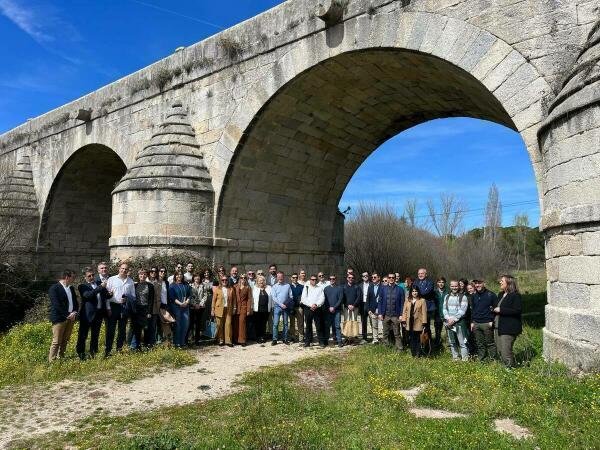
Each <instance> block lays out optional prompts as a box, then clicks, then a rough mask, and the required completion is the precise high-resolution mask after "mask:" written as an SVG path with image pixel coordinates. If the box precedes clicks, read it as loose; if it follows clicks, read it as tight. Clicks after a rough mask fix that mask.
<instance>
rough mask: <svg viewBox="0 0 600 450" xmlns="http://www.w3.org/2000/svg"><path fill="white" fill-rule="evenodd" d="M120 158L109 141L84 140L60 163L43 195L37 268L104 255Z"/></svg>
mask: <svg viewBox="0 0 600 450" xmlns="http://www.w3.org/2000/svg"><path fill="white" fill-rule="evenodd" d="M125 170H126V167H125V164H124V163H123V161H122V160H121V158H120V157H119V156H118V155H117V154H116V153H115V152H114V151H113V150H112V149H110V148H109V147H106V146H104V145H100V144H91V145H86V146H84V147H82V148H80V149H78V150H77V151H75V152H74V153H73V154H72V155H71V156H70V158H69V159H68V160H67V161H66V162H65V164H64V165H63V166H62V167H61V169H60V171H59V173H58V175H57V176H56V178H55V180H54V182H53V184H52V187H51V189H50V194H49V195H48V198H47V200H46V204H45V207H44V212H43V215H42V220H41V224H40V230H39V236H38V255H39V268H40V274H42V275H50V276H55V275H56V274H57V273H58V272H60V270H62V269H64V268H67V267H68V268H72V269H80V268H82V267H85V266H88V265H91V264H92V263H97V262H99V261H101V260H102V259H108V257H109V253H110V251H109V247H108V239H109V237H110V226H111V213H112V200H111V191H112V190H113V189H114V187H115V185H116V184H117V183H118V181H119V180H120V179H121V177H122V176H123V175H124V174H125Z"/></svg>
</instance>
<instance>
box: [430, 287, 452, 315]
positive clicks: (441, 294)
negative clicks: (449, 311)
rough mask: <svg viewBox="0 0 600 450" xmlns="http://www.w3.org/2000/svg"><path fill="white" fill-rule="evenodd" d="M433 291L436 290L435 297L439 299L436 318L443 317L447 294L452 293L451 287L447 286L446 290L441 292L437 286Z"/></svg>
mask: <svg viewBox="0 0 600 450" xmlns="http://www.w3.org/2000/svg"><path fill="white" fill-rule="evenodd" d="M433 291H434V292H435V297H436V301H437V311H436V313H435V316H436V319H439V318H443V313H442V311H443V310H444V298H445V297H446V294H449V293H450V289H448V286H445V287H444V290H443V291H441V292H440V290H439V289H438V287H437V286H436V287H435V289H434V290H433Z"/></svg>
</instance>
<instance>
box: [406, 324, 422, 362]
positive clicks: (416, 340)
mask: <svg viewBox="0 0 600 450" xmlns="http://www.w3.org/2000/svg"><path fill="white" fill-rule="evenodd" d="M408 340H409V342H410V353H411V355H413V356H414V357H415V358H416V357H418V356H420V354H421V332H420V331H409V332H408Z"/></svg>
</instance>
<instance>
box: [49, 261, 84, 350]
mask: <svg viewBox="0 0 600 450" xmlns="http://www.w3.org/2000/svg"><path fill="white" fill-rule="evenodd" d="M74 280H75V272H73V271H72V270H69V269H66V270H64V271H63V272H62V275H61V278H60V280H59V281H58V282H57V283H56V284H53V285H52V286H51V287H50V290H49V291H48V295H49V297H50V322H52V344H51V345H50V353H49V354H48V361H49V362H52V361H54V360H55V359H56V358H63V357H64V356H65V350H66V349H67V344H68V343H69V339H70V338H71V333H72V332H73V325H74V324H75V320H77V311H79V303H78V302H77V294H75V288H74V287H73V286H71V285H72V284H73V281H74Z"/></svg>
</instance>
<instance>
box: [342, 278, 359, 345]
mask: <svg viewBox="0 0 600 450" xmlns="http://www.w3.org/2000/svg"><path fill="white" fill-rule="evenodd" d="M348 270H352V269H348ZM360 301H361V298H360V291H359V289H358V286H357V285H356V284H355V283H354V273H353V272H348V273H347V275H346V283H345V284H344V322H346V321H348V320H349V321H354V322H356V324H357V325H358V316H359V313H360ZM353 333H354V332H353ZM355 339H356V336H346V340H347V342H348V343H351V344H354V343H355Z"/></svg>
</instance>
